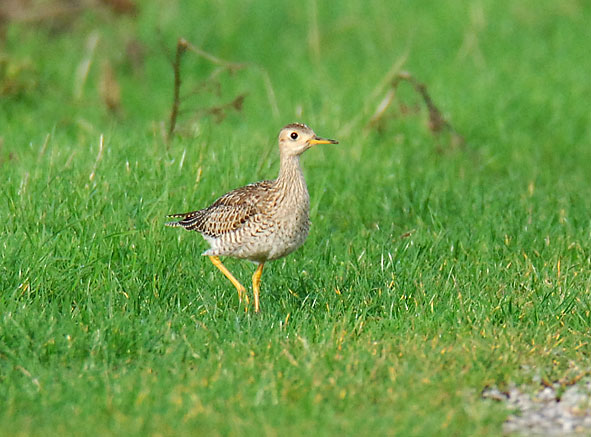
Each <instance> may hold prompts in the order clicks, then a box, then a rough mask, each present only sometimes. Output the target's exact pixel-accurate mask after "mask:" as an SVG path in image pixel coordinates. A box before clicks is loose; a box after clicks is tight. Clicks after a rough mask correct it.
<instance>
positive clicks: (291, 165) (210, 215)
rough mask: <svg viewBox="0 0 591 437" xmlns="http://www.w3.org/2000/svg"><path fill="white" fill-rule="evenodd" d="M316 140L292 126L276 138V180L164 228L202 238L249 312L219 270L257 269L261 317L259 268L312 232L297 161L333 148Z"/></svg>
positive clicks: (254, 281) (188, 214)
mask: <svg viewBox="0 0 591 437" xmlns="http://www.w3.org/2000/svg"><path fill="white" fill-rule="evenodd" d="M337 143H338V141H335V140H329V139H325V138H319V137H318V136H316V134H315V133H314V131H312V129H310V128H309V127H308V126H306V125H305V124H300V123H292V124H288V125H287V126H285V127H284V128H283V129H281V132H279V158H280V165H279V176H277V179H274V180H269V181H261V182H256V183H254V184H250V185H246V186H244V187H241V188H237V189H235V190H233V191H230V192H229V193H227V194H224V195H223V196H222V197H220V198H219V199H217V200H216V201H215V202H214V203H213V204H212V205H211V206H208V207H207V208H204V209H200V210H198V211H192V212H186V213H182V214H172V215H170V216H169V217H176V218H180V220H179V221H174V222H169V223H166V225H167V226H173V227H176V226H180V227H183V228H185V229H186V230H188V231H197V232H199V233H201V235H203V237H204V238H205V240H206V241H207V242H208V243H209V246H210V248H209V249H208V250H206V251H205V252H204V253H203V255H207V256H209V259H210V260H211V262H212V263H213V264H214V265H215V266H216V267H217V268H218V269H219V270H220V271H221V272H222V273H223V274H224V275H225V276H226V277H227V278H228V279H229V280H230V282H232V284H233V285H234V287H236V290H238V298H239V300H240V302H242V301H243V299H244V300H245V302H246V305H247V307H246V308H248V304H249V299H248V294H247V292H246V289H245V287H244V286H243V285H242V284H241V283H240V281H238V280H237V279H236V278H235V277H234V275H232V273H230V271H229V270H228V269H227V268H226V267H225V266H224V265H223V264H222V262H221V261H220V258H219V257H220V256H230V257H234V258H241V259H247V260H250V261H253V262H255V263H257V264H258V267H257V269H256V270H255V272H254V274H253V275H252V288H253V294H254V310H255V312H259V309H260V304H259V292H260V283H261V275H262V273H263V266H264V265H265V263H266V262H267V261H272V260H274V259H277V258H281V257H283V256H285V255H288V254H290V253H291V252H293V251H294V250H296V249H297V248H298V247H300V246H301V245H302V244H303V243H304V241H305V240H306V237H307V236H308V230H309V228H310V219H309V213H310V197H309V195H308V188H307V187H306V181H305V180H304V175H303V173H302V169H301V167H300V155H301V154H302V153H304V152H305V151H306V150H308V149H309V148H310V147H312V146H314V145H316V144H337Z"/></svg>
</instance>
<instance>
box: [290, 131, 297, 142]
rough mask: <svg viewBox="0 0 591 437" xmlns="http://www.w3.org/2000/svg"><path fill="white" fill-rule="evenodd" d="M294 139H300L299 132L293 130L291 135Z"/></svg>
mask: <svg viewBox="0 0 591 437" xmlns="http://www.w3.org/2000/svg"><path fill="white" fill-rule="evenodd" d="M290 137H291V139H292V140H297V139H298V133H297V132H292V133H291V135H290Z"/></svg>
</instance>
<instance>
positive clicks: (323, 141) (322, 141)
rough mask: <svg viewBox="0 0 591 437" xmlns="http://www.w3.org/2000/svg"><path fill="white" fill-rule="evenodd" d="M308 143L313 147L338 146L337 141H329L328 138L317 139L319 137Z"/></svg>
mask: <svg viewBox="0 0 591 437" xmlns="http://www.w3.org/2000/svg"><path fill="white" fill-rule="evenodd" d="M309 143H310V144H311V145H315V144H339V142H338V141H337V140H330V139H328V138H319V137H315V138H312V139H311V140H310V141H309Z"/></svg>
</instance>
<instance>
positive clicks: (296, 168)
mask: <svg viewBox="0 0 591 437" xmlns="http://www.w3.org/2000/svg"><path fill="white" fill-rule="evenodd" d="M277 184H278V185H279V186H280V187H282V188H283V189H286V190H289V189H296V190H298V189H303V190H304V191H305V192H306V193H307V191H308V190H307V188H306V181H305V180H304V174H303V173H302V167H300V157H299V156H292V155H282V156H281V158H280V165H279V176H278V177H277Z"/></svg>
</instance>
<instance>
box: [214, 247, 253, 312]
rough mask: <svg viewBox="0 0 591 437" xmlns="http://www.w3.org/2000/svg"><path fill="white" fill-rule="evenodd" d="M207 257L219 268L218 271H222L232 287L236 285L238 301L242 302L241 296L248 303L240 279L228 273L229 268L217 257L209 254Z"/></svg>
mask: <svg viewBox="0 0 591 437" xmlns="http://www.w3.org/2000/svg"><path fill="white" fill-rule="evenodd" d="M209 259H210V260H211V262H212V263H213V265H214V266H216V267H217V268H218V269H220V272H222V273H223V274H224V276H225V277H226V278H228V279H229V280H230V282H231V283H232V284H233V285H234V287H236V290H238V299H239V300H240V302H241V303H242V297H244V300H245V301H246V304H247V305H248V304H249V303H250V301H249V299H248V294H247V293H246V288H244V285H242V284H241V283H240V281H238V279H236V278H235V277H234V275H233V274H232V273H230V270H228V269H227V268H226V266H225V265H223V264H222V262H221V261H220V258H219V257H217V256H210V257H209Z"/></svg>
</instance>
